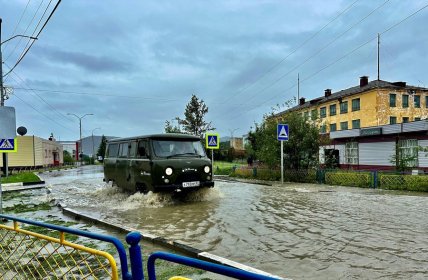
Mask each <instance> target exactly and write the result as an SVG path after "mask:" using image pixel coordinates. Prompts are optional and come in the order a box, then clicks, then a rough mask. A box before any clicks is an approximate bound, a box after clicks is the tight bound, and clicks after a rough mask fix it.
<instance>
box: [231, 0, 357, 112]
mask: <svg viewBox="0 0 428 280" xmlns="http://www.w3.org/2000/svg"><path fill="white" fill-rule="evenodd" d="M358 1H360V0H356V1H354V2H353V3H351V4H350V5H349V6H347V7H346V8H345V9H344V10H342V11H341V12H340V13H339V14H338V15H337V16H336V17H334V18H333V19H332V20H330V21H329V22H328V23H327V24H325V25H324V26H323V27H322V28H321V29H320V30H318V31H317V32H315V33H314V34H312V35H311V36H310V37H308V38H307V39H306V40H304V41H303V42H302V43H301V44H300V45H299V46H298V47H297V48H295V49H294V50H292V51H291V52H290V53H289V54H288V55H287V56H285V57H284V58H282V59H281V60H280V61H278V62H277V63H276V64H275V65H273V66H272V67H271V68H269V69H268V70H267V71H266V72H265V73H263V74H262V75H261V76H260V77H259V78H257V79H256V80H255V81H253V82H252V83H251V84H250V85H248V86H247V87H245V88H244V89H242V90H239V91H238V92H237V93H236V94H235V95H232V96H230V97H229V98H228V99H226V100H225V101H224V102H223V103H224V104H226V103H228V102H229V101H230V100H231V99H232V98H234V97H236V96H238V95H240V94H241V93H242V92H244V91H246V90H247V89H249V88H250V87H252V86H253V85H255V84H256V83H257V82H258V81H260V80H261V79H263V78H264V77H265V76H267V74H269V73H270V72H272V71H273V70H275V69H276V68H278V66H279V65H281V64H282V63H283V62H284V61H285V60H286V59H287V58H289V57H290V56H291V55H293V54H294V53H296V52H297V51H298V50H299V49H301V48H302V47H303V46H305V45H306V43H308V42H309V41H311V40H312V39H313V38H315V37H316V36H317V35H318V34H319V33H321V32H322V31H323V30H324V29H325V28H327V26H329V25H330V24H331V23H333V22H334V21H336V20H337V19H338V18H339V17H340V16H341V15H343V14H344V13H346V12H347V11H349V10H350V9H351V8H352V6H354V5H355V3H357V2H358Z"/></svg>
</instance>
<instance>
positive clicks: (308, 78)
mask: <svg viewBox="0 0 428 280" xmlns="http://www.w3.org/2000/svg"><path fill="white" fill-rule="evenodd" d="M427 7H428V4H427V5H425V6H423V7H421V8H420V9H418V10H416V11H415V12H413V13H411V14H410V15H408V16H406V17H405V18H403V19H402V20H400V21H399V22H397V23H395V24H393V25H391V26H390V27H388V28H387V29H385V30H384V31H382V32H380V33H379V34H381V35H382V34H386V33H388V32H389V31H391V30H392V29H394V28H395V27H397V26H398V25H400V24H402V23H403V22H405V21H406V20H408V19H409V18H411V17H413V16H415V15H416V14H418V13H419V12H421V11H422V10H424V9H426V8H427ZM376 39H377V34H376V35H375V36H374V37H373V38H371V39H369V40H367V41H366V42H364V43H362V44H361V45H359V46H358V47H356V48H354V49H353V50H351V51H350V52H348V53H346V54H345V55H343V56H341V57H339V58H338V59H336V60H335V61H333V62H332V63H330V64H328V65H326V66H324V67H323V68H321V69H319V70H317V71H316V72H314V73H312V74H311V75H310V76H308V77H306V78H304V79H302V80H301V81H300V83H304V82H306V81H308V80H310V79H312V78H313V77H315V76H316V75H318V74H319V73H320V72H322V71H324V70H325V69H327V68H329V67H331V66H333V65H335V64H336V63H338V62H339V61H341V60H343V59H345V58H346V57H348V56H349V55H351V54H353V53H354V52H356V51H357V50H359V49H360V48H362V47H364V46H365V45H367V44H369V43H370V42H372V41H374V40H376ZM296 86H297V83H295V84H294V85H293V86H291V87H289V88H287V89H286V90H284V91H281V92H280V93H279V94H277V95H275V96H273V97H272V98H270V99H267V100H265V101H264V102H262V103H258V104H257V105H256V106H254V107H252V108H249V109H248V110H245V112H244V113H247V112H250V111H252V110H254V109H256V108H259V107H261V106H263V105H264V104H266V103H267V102H269V101H272V100H273V99H274V98H276V97H278V96H279V95H280V94H281V95H282V94H283V93H284V92H287V91H289V90H291V89H293V88H295V87H296ZM242 114H243V113H239V114H238V115H236V116H235V117H233V118H231V119H236V118H238V117H240V116H241V115H242Z"/></svg>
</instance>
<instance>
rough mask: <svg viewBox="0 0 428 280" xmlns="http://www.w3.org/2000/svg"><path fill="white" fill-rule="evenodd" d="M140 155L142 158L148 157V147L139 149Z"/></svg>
mask: <svg viewBox="0 0 428 280" xmlns="http://www.w3.org/2000/svg"><path fill="white" fill-rule="evenodd" d="M138 155H139V156H140V157H145V156H147V154H146V147H138Z"/></svg>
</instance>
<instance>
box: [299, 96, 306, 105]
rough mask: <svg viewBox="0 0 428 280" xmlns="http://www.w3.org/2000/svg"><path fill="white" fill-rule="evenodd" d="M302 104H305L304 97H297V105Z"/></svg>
mask: <svg viewBox="0 0 428 280" xmlns="http://www.w3.org/2000/svg"><path fill="white" fill-rule="evenodd" d="M303 104H305V98H304V97H302V98H300V99H299V105H303Z"/></svg>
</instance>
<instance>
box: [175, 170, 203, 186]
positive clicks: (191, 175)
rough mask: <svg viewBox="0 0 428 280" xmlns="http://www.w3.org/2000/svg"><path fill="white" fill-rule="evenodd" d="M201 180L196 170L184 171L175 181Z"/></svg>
mask: <svg viewBox="0 0 428 280" xmlns="http://www.w3.org/2000/svg"><path fill="white" fill-rule="evenodd" d="M194 181H201V176H200V175H199V174H198V173H197V172H193V171H192V172H184V173H182V174H180V175H179V176H178V177H177V180H176V183H178V184H181V183H183V182H194Z"/></svg>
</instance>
